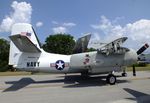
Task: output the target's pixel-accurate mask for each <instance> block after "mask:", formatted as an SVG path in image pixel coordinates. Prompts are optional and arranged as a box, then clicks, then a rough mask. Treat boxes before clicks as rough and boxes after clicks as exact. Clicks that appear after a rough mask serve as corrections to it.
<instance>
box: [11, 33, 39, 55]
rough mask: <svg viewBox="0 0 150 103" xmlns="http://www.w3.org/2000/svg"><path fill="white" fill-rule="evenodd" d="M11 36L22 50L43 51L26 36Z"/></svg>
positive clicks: (29, 51) (30, 51)
mask: <svg viewBox="0 0 150 103" xmlns="http://www.w3.org/2000/svg"><path fill="white" fill-rule="evenodd" d="M9 38H10V39H11V41H12V42H13V43H14V44H15V45H16V47H17V48H18V49H19V50H20V51H21V52H28V53H40V52H41V50H40V49H38V48H37V47H36V45H35V44H33V42H32V41H31V40H30V39H29V38H28V37H26V36H23V35H20V34H17V35H13V36H9Z"/></svg>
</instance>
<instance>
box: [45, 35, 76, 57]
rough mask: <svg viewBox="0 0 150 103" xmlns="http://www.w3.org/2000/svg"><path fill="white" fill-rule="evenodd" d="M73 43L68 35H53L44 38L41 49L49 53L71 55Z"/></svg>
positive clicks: (71, 37)
mask: <svg viewBox="0 0 150 103" xmlns="http://www.w3.org/2000/svg"><path fill="white" fill-rule="evenodd" d="M74 45H75V41H74V39H73V36H71V35H69V34H55V35H50V36H49V37H47V38H46V41H45V44H44V45H43V49H44V50H45V51H47V52H50V53H57V54H67V55H68V54H72V51H73V48H74Z"/></svg>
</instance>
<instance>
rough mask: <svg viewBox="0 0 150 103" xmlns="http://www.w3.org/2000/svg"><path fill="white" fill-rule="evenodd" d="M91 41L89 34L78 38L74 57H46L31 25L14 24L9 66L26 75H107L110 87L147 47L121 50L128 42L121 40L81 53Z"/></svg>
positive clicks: (124, 38) (48, 55)
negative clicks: (117, 73)
mask: <svg viewBox="0 0 150 103" xmlns="http://www.w3.org/2000/svg"><path fill="white" fill-rule="evenodd" d="M90 37H91V34H89V35H86V36H84V37H81V38H79V39H78V40H77V43H76V45H75V48H74V51H75V52H76V53H75V52H74V54H72V55H61V54H54V53H47V52H45V51H44V50H43V49H42V48H41V45H40V42H39V39H38V38H37V35H36V33H35V31H34V29H33V27H32V25H31V24H27V23H16V24H14V25H13V27H12V31H11V36H9V38H10V39H11V43H10V53H9V65H11V66H12V67H14V68H17V69H18V70H22V71H28V72H46V73H65V74H66V73H81V75H82V76H85V75H90V74H108V76H107V77H106V81H107V83H109V84H110V85H113V84H115V83H116V76H115V75H114V73H113V72H120V71H123V70H125V67H126V66H129V65H132V64H135V63H136V62H137V58H138V55H139V54H141V53H142V52H143V51H145V50H146V49H147V48H148V47H149V46H148V44H145V45H144V46H143V47H142V48H140V49H139V50H138V51H137V52H136V51H135V50H133V49H128V48H126V47H121V45H122V44H123V43H124V42H125V41H126V40H127V37H121V38H118V39H116V40H114V41H112V42H110V43H107V44H105V45H104V46H103V47H101V48H99V49H97V50H96V51H92V52H83V51H85V49H86V48H87V45H88V42H89V40H90ZM83 46H84V49H82V47H83ZM56 48H57V47H56ZM134 71H135V70H134ZM124 73H125V71H124ZM125 74H126V73H125ZM125 74H124V75H125Z"/></svg>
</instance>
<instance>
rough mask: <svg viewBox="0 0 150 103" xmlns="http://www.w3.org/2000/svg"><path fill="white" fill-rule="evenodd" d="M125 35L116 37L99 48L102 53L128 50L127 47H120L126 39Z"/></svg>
mask: <svg viewBox="0 0 150 103" xmlns="http://www.w3.org/2000/svg"><path fill="white" fill-rule="evenodd" d="M127 39H128V38H127V37H122V38H118V39H116V40H114V41H112V42H110V43H108V44H106V45H104V46H103V47H101V48H100V49H99V51H101V52H103V53H108V54H110V53H122V52H120V51H128V49H127V48H124V47H121V45H122V44H123V43H124V42H125V41H126V40H127Z"/></svg>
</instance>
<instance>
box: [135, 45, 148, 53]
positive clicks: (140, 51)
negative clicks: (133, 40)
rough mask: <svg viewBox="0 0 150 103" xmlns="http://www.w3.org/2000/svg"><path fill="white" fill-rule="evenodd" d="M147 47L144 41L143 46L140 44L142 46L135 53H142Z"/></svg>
mask: <svg viewBox="0 0 150 103" xmlns="http://www.w3.org/2000/svg"><path fill="white" fill-rule="evenodd" d="M148 47H149V45H148V44H147V43H146V44H145V45H144V46H142V47H141V48H140V49H139V50H138V51H137V52H136V53H137V55H139V54H141V53H143V52H144V51H145V50H146V49H147V48H148Z"/></svg>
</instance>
